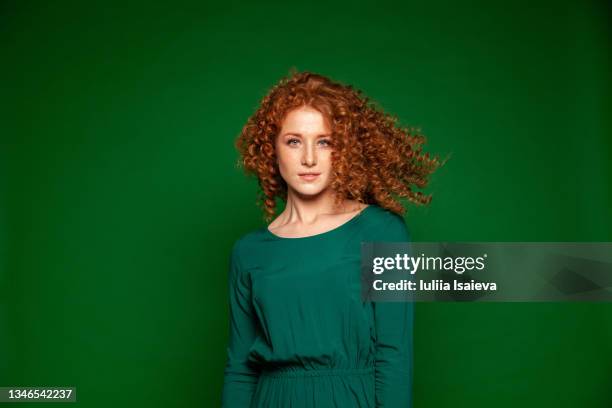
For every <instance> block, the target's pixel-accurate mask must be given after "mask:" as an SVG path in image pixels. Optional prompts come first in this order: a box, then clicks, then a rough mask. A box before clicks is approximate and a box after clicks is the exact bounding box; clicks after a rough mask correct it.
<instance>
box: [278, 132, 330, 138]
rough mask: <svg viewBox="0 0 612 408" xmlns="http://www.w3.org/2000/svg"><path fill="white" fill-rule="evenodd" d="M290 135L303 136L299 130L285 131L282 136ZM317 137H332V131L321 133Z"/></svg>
mask: <svg viewBox="0 0 612 408" xmlns="http://www.w3.org/2000/svg"><path fill="white" fill-rule="evenodd" d="M289 135H291V136H297V137H302V134H301V133H298V132H285V133H283V134H282V135H281V136H289ZM317 137H331V133H324V134H320V135H318V136H317Z"/></svg>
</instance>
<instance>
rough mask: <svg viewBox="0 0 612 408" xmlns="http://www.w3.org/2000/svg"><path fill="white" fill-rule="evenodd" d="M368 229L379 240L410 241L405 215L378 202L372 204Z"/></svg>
mask: <svg viewBox="0 0 612 408" xmlns="http://www.w3.org/2000/svg"><path fill="white" fill-rule="evenodd" d="M370 207H371V208H369V210H370V211H369V212H368V214H369V217H367V218H368V225H367V227H368V230H369V232H370V233H371V234H372V235H373V236H374V237H375V238H376V240H377V241H398V242H399V241H409V240H410V233H409V230H408V226H407V225H406V221H405V220H404V217H403V216H402V215H400V214H397V213H395V212H394V211H391V210H389V209H387V208H384V207H381V206H379V205H377V204H370Z"/></svg>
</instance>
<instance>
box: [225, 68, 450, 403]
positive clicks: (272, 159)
mask: <svg viewBox="0 0 612 408" xmlns="http://www.w3.org/2000/svg"><path fill="white" fill-rule="evenodd" d="M395 122H396V119H395V118H392V117H390V116H389V115H387V114H385V113H383V112H381V111H380V110H379V109H377V108H376V107H375V106H373V105H372V104H370V103H368V99H367V98H365V97H363V96H361V92H360V91H359V90H355V89H353V88H352V87H351V86H346V85H342V84H340V83H337V82H333V81H331V80H330V79H328V78H326V77H324V76H321V75H317V74H313V73H309V72H302V73H297V72H292V73H291V75H290V76H289V77H288V78H283V79H282V80H281V81H280V82H279V83H278V84H277V85H276V86H274V87H273V88H272V89H271V90H270V92H269V93H268V94H267V95H266V96H265V97H264V98H263V100H262V102H261V105H260V107H259V108H258V110H257V111H256V112H255V114H254V115H253V116H252V117H251V118H249V120H248V122H247V124H246V125H245V126H244V128H243V130H242V133H241V134H240V136H239V138H238V140H237V147H238V149H239V150H240V152H241V155H242V158H241V162H242V164H243V165H244V167H245V169H246V171H247V172H250V173H254V174H256V175H257V177H258V179H259V184H260V186H261V188H262V193H263V197H262V198H261V201H262V202H263V209H264V212H265V215H266V221H271V220H272V218H273V217H274V213H275V211H274V210H275V206H276V199H277V198H280V199H282V200H283V201H284V202H285V208H284V210H283V211H282V212H281V213H280V215H278V217H276V219H274V220H272V222H271V223H270V224H269V225H268V226H267V227H265V228H261V229H259V230H256V231H253V232H251V233H249V234H246V235H244V236H243V237H241V238H240V239H239V240H238V241H237V242H236V243H235V245H234V247H233V250H232V255H231V261H230V273H229V290H230V292H229V295H230V339H229V345H228V349H227V353H228V355H227V365H226V368H225V378H224V386H223V396H222V399H223V406H224V407H239V408H245V407H265V408H275V407H293V408H297V407H343V408H344V407H410V406H411V399H412V322H413V304H412V303H408V302H406V303H382V302H379V303H374V302H363V301H362V299H361V286H360V285H361V280H360V262H361V258H360V255H361V253H360V244H361V242H364V241H408V240H409V236H408V231H407V229H406V225H405V223H404V220H403V218H402V217H401V216H400V215H401V214H403V212H404V208H403V207H402V205H401V204H400V203H399V202H398V201H397V200H396V197H404V198H407V199H408V200H410V201H412V202H414V203H418V204H426V203H428V202H429V201H430V197H429V196H424V195H423V194H421V193H419V192H414V191H413V190H412V189H413V187H414V186H416V187H425V186H426V184H427V179H428V176H429V175H430V174H431V173H432V172H433V171H434V170H435V168H436V167H438V166H439V162H438V160H437V158H430V157H429V155H428V154H422V153H421V145H422V143H423V142H424V138H423V136H421V135H418V134H413V133H411V131H410V130H408V129H403V128H398V127H396V126H395ZM394 196H395V197H394ZM398 214H399V215H398Z"/></svg>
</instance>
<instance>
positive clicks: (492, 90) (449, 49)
mask: <svg viewBox="0 0 612 408" xmlns="http://www.w3.org/2000/svg"><path fill="white" fill-rule="evenodd" d="M129 3H130V4H129V5H128V4H123V3H120V2H116V3H111V2H78V1H74V2H65V1H58V2H18V1H4V2H2V3H1V4H0V47H1V48H0V49H1V52H2V54H1V55H2V58H1V61H2V62H1V63H0V84H1V86H0V89H1V95H2V99H1V100H2V105H1V107H2V109H1V112H2V113H1V116H0V119H1V120H0V143H1V144H0V148H1V149H0V150H1V151H0V159H1V161H2V162H1V163H0V171H1V172H2V174H0V228H1V230H0V268H2V269H0V386H12V385H20V386H27V385H32V386H63V385H74V386H76V387H77V395H78V400H79V402H78V404H77V405H78V406H83V407H107V406H109V405H111V404H112V405H113V406H122V407H123V406H125V407H129V406H147V407H165V406H181V407H196V406H197V407H202V406H205V407H209V406H210V407H214V406H218V405H219V402H220V392H221V384H222V381H223V378H222V374H223V366H224V363H225V342H226V339H227V306H226V305H227V297H226V290H227V287H226V273H227V263H228V259H229V258H228V257H229V251H230V249H231V246H232V244H233V242H234V241H235V240H236V239H237V238H238V237H239V236H241V235H242V234H244V233H246V232H248V231H250V230H252V229H254V228H258V227H261V226H263V225H264V222H263V219H262V215H261V213H260V211H259V209H258V207H257V206H256V205H255V200H256V192H257V183H256V180H254V179H252V178H251V179H248V178H246V177H245V176H244V175H243V174H242V173H241V171H240V170H239V169H237V168H236V167H235V161H236V157H237V155H236V152H235V151H234V148H233V140H234V138H235V136H236V135H237V134H238V132H239V131H240V129H241V127H242V125H243V124H244V122H245V121H246V119H247V118H248V116H249V115H250V114H251V113H252V112H253V111H254V109H255V108H256V106H257V104H258V102H259V100H260V98H261V97H262V96H263V95H264V93H265V92H266V90H267V89H268V88H269V87H270V86H272V85H273V84H274V83H275V82H276V81H277V80H278V79H279V78H280V77H281V76H283V75H285V74H286V73H287V72H288V70H289V68H290V67H291V66H295V67H297V68H298V69H299V70H312V71H315V72H320V73H323V74H325V75H329V76H330V77H332V78H335V79H338V80H341V81H344V82H346V83H350V84H353V85H355V86H357V87H358V88H361V89H362V90H363V91H364V92H365V93H366V94H367V95H369V96H370V97H371V98H373V99H374V100H376V101H378V102H379V103H380V105H382V107H383V108H385V109H386V110H387V111H389V112H391V113H393V114H395V115H397V116H398V117H399V119H400V121H401V122H402V123H403V124H405V125H411V126H417V127H420V128H421V129H422V131H423V133H424V134H425V135H426V136H427V137H428V141H429V142H428V145H427V149H428V150H429V151H432V152H437V153H440V154H441V155H445V154H448V153H450V154H451V155H452V157H451V159H450V161H449V162H448V163H447V165H446V166H445V167H444V168H442V169H441V170H440V171H439V172H438V173H437V174H436V175H435V177H434V178H433V180H432V183H431V186H430V188H429V190H428V191H430V192H432V193H433V194H434V201H433V202H432V204H431V205H430V206H429V207H428V208H410V210H409V212H408V215H407V217H406V220H407V223H408V225H409V227H410V229H411V232H412V235H413V237H414V239H415V240H418V241H437V240H439V241H461V240H463V241H612V217H611V216H610V214H611V211H610V209H611V208H612V193H611V189H610V186H611V185H612V165H611V163H612V132H611V131H612V123H611V121H610V112H612V99H611V97H612V88H611V82H610V72H612V70H611V68H612V67H611V63H610V62H611V59H610V35H611V33H610V28H609V27H610V21H609V17H610V9H609V6H606V5H605V3H603V2H584V1H578V0H576V1H530V2H528V1H518V2H504V3H502V2H491V1H484V0H481V1H470V2H467V3H465V2H464V3H462V4H461V5H459V2H453V1H445V2H430V3H427V4H425V2H402V3H397V4H393V3H390V2H363V3H359V2H357V3H356V2H354V1H346V2H343V3H339V2H332V3H328V2H280V1H278V2H270V3H261V2H249V3H248V4H247V2H244V4H243V3H241V2H232V1H224V2H217V3H214V4H206V2H202V1H199V2H196V1H193V2H182V1H175V2H171V3H169V4H165V5H164V4H161V3H159V4H157V3H155V4H154V3H153V2H141V3H140V4H135V3H134V2H129ZM415 340H416V342H415V375H416V379H415V407H416V408H428V407H464V406H469V407H472V408H476V407H489V406H495V407H514V406H516V404H517V403H520V405H521V406H525V407H609V406H612V391H610V386H611V383H612V380H611V378H612V304H596V303H591V304H588V303H583V304H569V303H566V304H551V303H540V304H537V303H532V304H527V303H522V304H521V303H505V304H487V303H483V304H463V303H462V304H456V303H445V304H442V303H440V304H430V303H428V304H425V303H420V304H418V305H417V314H416V328H415ZM9 405H11V404H7V406H9ZM27 405H28V404H20V405H18V406H20V407H25V406H27ZM32 405H34V404H32ZM51 405H54V404H51ZM57 405H59V404H57ZM36 406H38V405H36Z"/></svg>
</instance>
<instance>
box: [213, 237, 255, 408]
mask: <svg viewBox="0 0 612 408" xmlns="http://www.w3.org/2000/svg"><path fill="white" fill-rule="evenodd" d="M239 249H240V241H237V242H236V243H235V244H234V247H233V249H232V255H231V258H230V267H229V274H228V275H229V276H228V287H229V316H230V324H229V343H228V347H227V363H226V365H225V372H224V381H223V394H222V407H224V408H234V407H235V408H248V407H249V406H250V404H251V400H252V398H253V393H254V392H255V388H256V386H257V381H258V379H259V371H258V370H257V367H255V366H253V365H252V363H250V362H249V361H248V360H247V359H248V353H249V349H250V348H251V346H252V345H253V342H254V341H255V336H256V321H255V319H256V317H255V314H254V312H253V306H252V303H251V284H250V281H249V279H248V276H247V275H246V274H245V273H244V271H243V268H242V267H241V263H240V260H241V255H240V251H239Z"/></svg>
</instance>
